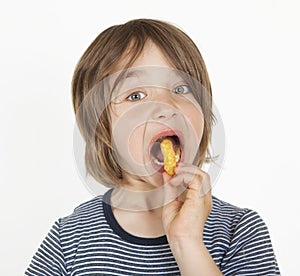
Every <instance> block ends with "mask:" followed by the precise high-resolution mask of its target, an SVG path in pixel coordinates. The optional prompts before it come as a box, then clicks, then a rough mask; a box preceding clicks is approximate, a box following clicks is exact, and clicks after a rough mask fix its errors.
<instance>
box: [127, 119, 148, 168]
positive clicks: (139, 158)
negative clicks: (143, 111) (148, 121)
mask: <svg viewBox="0 0 300 276" xmlns="http://www.w3.org/2000/svg"><path fill="white" fill-rule="evenodd" d="M144 134H145V125H141V126H138V127H136V128H135V129H134V130H133V131H132V132H131V135H130V136H129V139H128V149H129V153H130V154H131V156H132V159H133V160H134V161H135V162H137V163H139V164H142V163H143V161H144V160H145V152H147V151H145V149H146V143H145V141H144V139H143V137H144V136H145V135H144Z"/></svg>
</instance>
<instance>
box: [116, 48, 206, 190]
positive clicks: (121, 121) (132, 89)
mask: <svg viewBox="0 0 300 276" xmlns="http://www.w3.org/2000/svg"><path fill="white" fill-rule="evenodd" d="M185 84H186V83H185V82H184V80H183V78H182V77H180V76H179V75H178V71H177V70H176V69H174V68H172V66H170V64H169V63H168V62H167V60H166V58H165V57H164V55H163V54H162V52H161V51H160V50H159V48H158V47H157V46H156V45H155V44H153V43H151V42H148V43H147V44H146V45H145V48H144V50H143V52H142V54H141V55H140V57H139V58H138V59H137V60H136V61H135V62H134V64H133V65H132V68H130V70H129V74H128V75H127V77H126V78H124V79H122V81H121V82H120V83H119V85H118V86H117V88H116V89H115V90H114V93H113V99H112V101H111V107H112V113H111V117H112V138H113V146H114V149H115V151H116V153H117V156H118V162H119V164H120V166H121V168H122V169H123V173H124V176H125V179H126V181H127V182H129V184H130V185H133V183H139V184H138V185H139V186H138V189H143V190H145V189H152V188H153V186H154V187H158V186H160V185H162V184H163V181H162V174H161V172H162V171H163V166H162V160H163V159H162V155H161V152H160V150H159V144H158V142H156V141H157V140H159V139H160V138H161V137H164V136H172V137H170V138H171V140H172V142H173V144H174V147H176V148H177V147H180V148H181V157H180V161H179V162H184V163H192V162H193V160H194V157H195V154H196V152H197V150H198V148H199V144H200V141H201V137H202V134H203V125H204V121H203V114H202V112H201V108H200V106H199V104H198V103H197V102H196V100H195V99H194V97H193V94H192V93H191V92H190V89H189V87H188V86H187V85H185ZM175 136H178V137H179V140H178V139H177V138H174V137H175ZM155 142H156V143H155ZM151 186H152V188H151Z"/></svg>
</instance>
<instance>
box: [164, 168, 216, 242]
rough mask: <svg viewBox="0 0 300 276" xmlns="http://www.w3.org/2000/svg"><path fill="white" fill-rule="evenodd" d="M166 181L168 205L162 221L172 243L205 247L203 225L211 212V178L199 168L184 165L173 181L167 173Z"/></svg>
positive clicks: (177, 170) (176, 172)
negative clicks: (186, 242) (184, 242)
mask: <svg viewBox="0 0 300 276" xmlns="http://www.w3.org/2000/svg"><path fill="white" fill-rule="evenodd" d="M163 179H164V187H165V202H168V203H167V204H166V205H165V206H164V207H163V212H162V220H163V225H164V229H165V232H166V235H167V238H168V240H169V243H171V242H172V241H176V242H178V241H179V240H183V241H195V242H201V243H202V242H203V238H202V235H203V229H204V224H205V221H206V219H207V217H208V215H209V213H210V211H211V208H212V197H211V185H210V178H209V175H208V174H207V173H205V172H204V171H202V170H201V169H199V168H198V167H196V166H193V165H189V164H182V163H181V164H179V165H178V166H177V167H176V168H175V175H174V176H173V177H171V176H169V175H168V174H167V173H165V172H164V173H163ZM180 194H181V195H180Z"/></svg>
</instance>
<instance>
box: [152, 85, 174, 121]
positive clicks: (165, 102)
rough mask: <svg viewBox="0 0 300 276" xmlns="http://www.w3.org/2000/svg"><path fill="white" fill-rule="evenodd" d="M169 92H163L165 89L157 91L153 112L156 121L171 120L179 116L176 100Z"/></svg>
mask: <svg viewBox="0 0 300 276" xmlns="http://www.w3.org/2000/svg"><path fill="white" fill-rule="evenodd" d="M168 92H169V91H165V90H164V91H163V89H162V90H161V89H156V93H155V95H156V96H155V97H154V98H153V100H154V101H155V103H154V106H153V110H152V118H153V119H154V120H169V119H173V118H175V117H176V116H177V115H178V110H177V108H176V106H177V103H176V100H175V99H173V98H172V95H170V94H169V93H168Z"/></svg>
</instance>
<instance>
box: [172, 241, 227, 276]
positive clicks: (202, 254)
mask: <svg viewBox="0 0 300 276" xmlns="http://www.w3.org/2000/svg"><path fill="white" fill-rule="evenodd" d="M170 247H171V250H172V252H173V255H174V257H175V259H176V261H177V264H178V266H179V269H180V273H181V275H182V276H202V275H204V276H207V275H209V276H221V275H223V274H222V273H221V272H220V270H219V268H218V267H217V265H216V264H215V262H214V260H213V259H212V257H211V255H210V254H209V252H208V250H207V249H206V247H205V245H204V243H203V242H195V241H187V240H185V241H174V242H170Z"/></svg>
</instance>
